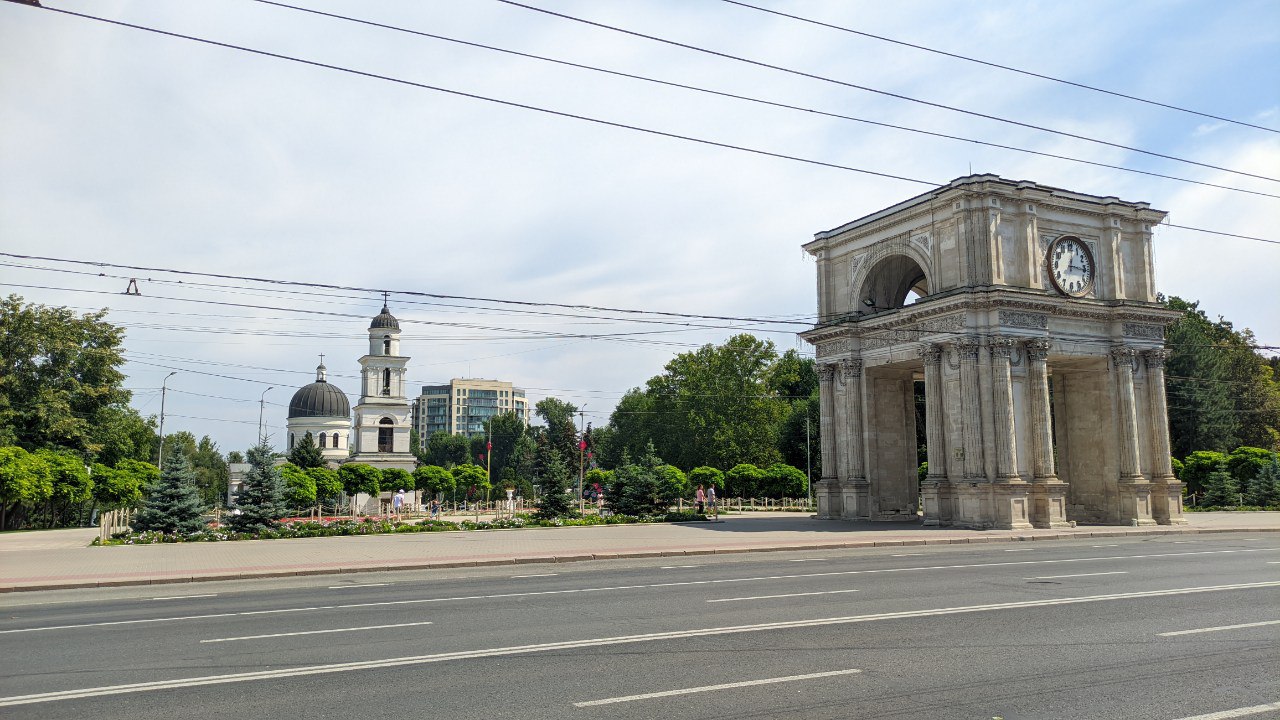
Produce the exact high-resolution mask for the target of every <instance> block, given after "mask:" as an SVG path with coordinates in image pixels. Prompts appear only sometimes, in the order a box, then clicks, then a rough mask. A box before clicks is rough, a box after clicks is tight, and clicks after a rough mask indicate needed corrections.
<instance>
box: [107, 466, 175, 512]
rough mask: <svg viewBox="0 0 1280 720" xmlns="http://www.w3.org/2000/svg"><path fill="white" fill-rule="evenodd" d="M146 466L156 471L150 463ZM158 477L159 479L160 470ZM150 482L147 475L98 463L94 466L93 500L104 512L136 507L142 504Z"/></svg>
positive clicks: (157, 473) (157, 472)
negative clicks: (144, 492)
mask: <svg viewBox="0 0 1280 720" xmlns="http://www.w3.org/2000/svg"><path fill="white" fill-rule="evenodd" d="M135 462H136V461H135ZM139 464H143V463H139ZM145 466H146V467H149V468H151V469H152V470H155V467H154V466H153V465H151V464H150V463H146V464H145ZM156 476H157V477H159V471H158V470H156ZM150 482H151V478H149V477H147V476H145V475H140V474H138V473H135V472H129V471H128V470H126V469H124V468H112V467H107V466H106V465H103V464H101V463H97V464H95V465H94V466H93V500H94V502H96V503H97V504H98V506H99V507H100V508H101V509H103V510H118V509H120V508H127V507H135V506H137V504H138V503H140V502H142V489H143V488H144V487H146V486H147V484H148V483H150Z"/></svg>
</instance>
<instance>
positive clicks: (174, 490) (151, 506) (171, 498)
mask: <svg viewBox="0 0 1280 720" xmlns="http://www.w3.org/2000/svg"><path fill="white" fill-rule="evenodd" d="M203 510H204V507H203V504H202V503H201V502H200V490H199V489H198V488H197V487H196V476H195V472H193V471H192V470H191V464H190V463H189V462H188V461H187V457H186V456H185V455H183V454H182V453H177V452H175V453H172V454H171V455H169V457H167V458H165V462H164V469H163V470H161V472H160V479H159V480H157V481H156V483H155V485H154V486H152V487H151V489H150V493H149V494H148V495H147V500H146V502H145V503H144V504H143V506H142V509H141V510H140V511H138V516H137V517H136V518H134V521H133V529H134V530H158V531H160V532H163V533H172V534H186V533H193V532H196V531H198V530H202V529H204V526H205V523H204V519H203V518H201V517H200V515H201V513H202V512H203Z"/></svg>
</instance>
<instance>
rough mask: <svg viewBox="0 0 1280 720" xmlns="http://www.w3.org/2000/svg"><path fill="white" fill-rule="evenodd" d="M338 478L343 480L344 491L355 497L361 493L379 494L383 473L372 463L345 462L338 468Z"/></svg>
mask: <svg viewBox="0 0 1280 720" xmlns="http://www.w3.org/2000/svg"><path fill="white" fill-rule="evenodd" d="M338 479H339V480H341V481H342V491H343V492H345V493H346V494H347V496H348V497H352V498H354V497H355V496H356V495H358V494H360V493H364V494H366V495H372V496H375V497H376V496H377V495H378V492H379V487H380V483H381V481H382V473H381V472H379V471H378V469H377V468H375V467H374V466H372V465H366V464H365V463H350V462H349V463H343V465H342V467H340V468H338Z"/></svg>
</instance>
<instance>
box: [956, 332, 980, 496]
mask: <svg viewBox="0 0 1280 720" xmlns="http://www.w3.org/2000/svg"><path fill="white" fill-rule="evenodd" d="M955 347H956V352H957V353H958V354H959V356H960V411H961V413H963V415H962V417H961V431H962V432H963V436H964V478H965V480H969V481H976V480H978V479H981V478H984V474H983V469H982V406H981V403H980V401H979V400H978V349H979V346H978V338H976V337H973V336H966V337H963V338H961V339H959V340H957V341H956V345H955Z"/></svg>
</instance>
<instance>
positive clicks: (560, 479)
mask: <svg viewBox="0 0 1280 720" xmlns="http://www.w3.org/2000/svg"><path fill="white" fill-rule="evenodd" d="M546 448H547V449H546V450H545V451H544V453H543V455H544V458H543V462H542V469H541V472H540V473H539V484H540V485H541V486H542V496H541V497H540V498H539V499H538V514H537V515H538V517H540V518H546V519H551V518H558V517H566V516H572V515H577V514H578V509H577V506H578V502H577V500H575V499H574V493H571V492H569V490H570V489H571V488H573V487H576V484H575V482H574V481H575V480H576V479H577V478H573V480H571V479H570V474H569V468H568V466H566V465H565V463H564V461H563V460H562V459H561V458H560V453H559V452H558V451H557V450H556V449H555V448H554V447H551V446H550V445H547V446H546ZM606 497H608V494H607V493H606Z"/></svg>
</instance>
